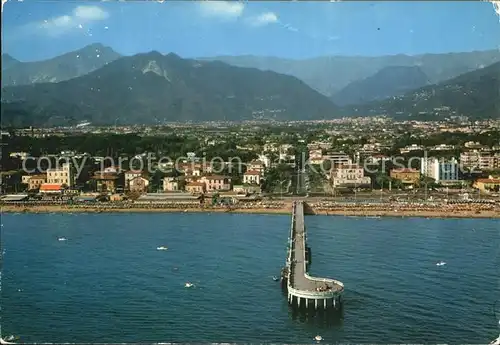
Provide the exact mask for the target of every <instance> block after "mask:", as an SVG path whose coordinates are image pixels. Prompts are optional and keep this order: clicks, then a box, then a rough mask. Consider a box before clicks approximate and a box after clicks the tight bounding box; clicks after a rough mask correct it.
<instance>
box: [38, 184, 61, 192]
mask: <svg viewBox="0 0 500 345" xmlns="http://www.w3.org/2000/svg"><path fill="white" fill-rule="evenodd" d="M63 190H64V187H63V185H62V184H60V183H42V184H41V185H40V193H42V194H61V193H62V192H63Z"/></svg>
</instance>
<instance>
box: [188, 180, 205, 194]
mask: <svg viewBox="0 0 500 345" xmlns="http://www.w3.org/2000/svg"><path fill="white" fill-rule="evenodd" d="M186 192H189V193H191V194H203V193H205V192H206V186H205V183H204V182H190V183H188V184H187V185H186Z"/></svg>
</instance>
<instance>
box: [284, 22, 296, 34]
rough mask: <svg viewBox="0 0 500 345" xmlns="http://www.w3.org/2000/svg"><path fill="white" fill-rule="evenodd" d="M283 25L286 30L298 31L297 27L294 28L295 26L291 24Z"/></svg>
mask: <svg viewBox="0 0 500 345" xmlns="http://www.w3.org/2000/svg"><path fill="white" fill-rule="evenodd" d="M283 27H284V28H285V29H287V30H290V31H292V32H298V31H299V29H297V28H295V27H293V26H291V25H290V24H283Z"/></svg>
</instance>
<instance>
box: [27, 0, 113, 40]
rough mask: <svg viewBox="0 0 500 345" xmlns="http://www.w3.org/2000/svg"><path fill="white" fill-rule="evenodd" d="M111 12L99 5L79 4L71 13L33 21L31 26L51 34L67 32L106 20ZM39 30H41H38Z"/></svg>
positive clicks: (56, 34)
mask: <svg viewBox="0 0 500 345" xmlns="http://www.w3.org/2000/svg"><path fill="white" fill-rule="evenodd" d="M108 17H109V14H108V13H107V12H106V11H104V10H103V9H101V8H100V7H97V6H77V7H76V8H75V9H74V10H73V12H72V13H71V14H66V15H63V16H59V17H53V18H50V19H47V20H44V21H43V22H41V23H34V24H33V23H32V24H30V25H29V26H30V27H32V28H35V29H42V32H43V33H45V34H48V35H51V36H58V35H62V34H64V33H67V32H68V31H69V30H72V29H78V28H80V29H81V28H83V25H89V24H90V23H91V22H93V21H98V20H104V19H106V18H108ZM38 31H39V30H38Z"/></svg>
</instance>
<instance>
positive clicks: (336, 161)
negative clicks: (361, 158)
mask: <svg viewBox="0 0 500 345" xmlns="http://www.w3.org/2000/svg"><path fill="white" fill-rule="evenodd" d="M323 160H329V161H330V162H332V166H334V165H350V164H352V159H351V157H349V156H348V155H347V154H345V153H344V152H332V153H329V154H327V155H324V156H323Z"/></svg>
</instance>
